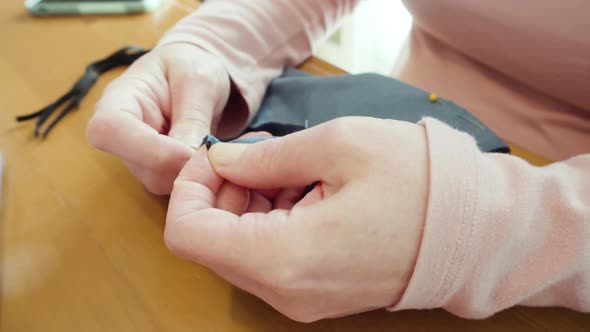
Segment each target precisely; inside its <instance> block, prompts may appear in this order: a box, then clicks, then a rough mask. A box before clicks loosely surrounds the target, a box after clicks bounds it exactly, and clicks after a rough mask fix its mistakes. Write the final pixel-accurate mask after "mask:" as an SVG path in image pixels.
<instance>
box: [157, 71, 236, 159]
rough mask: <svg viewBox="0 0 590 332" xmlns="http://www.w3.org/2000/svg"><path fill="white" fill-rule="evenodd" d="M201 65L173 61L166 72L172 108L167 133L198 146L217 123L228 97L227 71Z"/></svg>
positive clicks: (189, 144) (190, 144) (188, 143)
mask: <svg viewBox="0 0 590 332" xmlns="http://www.w3.org/2000/svg"><path fill="white" fill-rule="evenodd" d="M201 67H202V66H199V67H198V68H195V64H192V66H191V65H186V64H185V65H182V64H181V63H177V64H174V65H172V66H171V67H170V69H169V72H168V74H169V85H170V103H171V110H172V111H171V119H170V121H171V128H170V133H169V136H171V137H174V138H176V139H178V140H180V141H181V142H183V143H185V144H186V145H188V146H191V147H193V146H198V144H199V143H200V142H201V140H202V139H203V137H204V136H205V135H207V134H208V133H210V132H211V131H212V128H216V127H217V124H218V122H219V119H220V116H221V112H222V111H223V108H224V107H225V104H226V103H227V100H228V98H229V90H230V83H229V76H227V73H226V72H223V71H222V72H219V71H218V70H213V69H211V68H201ZM191 71H192V72H191Z"/></svg>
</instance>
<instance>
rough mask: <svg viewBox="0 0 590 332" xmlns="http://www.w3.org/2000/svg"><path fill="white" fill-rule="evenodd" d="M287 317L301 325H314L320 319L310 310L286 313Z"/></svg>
mask: <svg viewBox="0 0 590 332" xmlns="http://www.w3.org/2000/svg"><path fill="white" fill-rule="evenodd" d="M284 314H285V316H287V317H289V318H290V319H292V320H294V321H296V322H299V323H306V324H309V323H313V322H315V321H317V320H318V318H317V317H316V316H315V315H313V314H311V313H310V312H309V311H308V310H305V309H304V310H292V311H290V312H288V313H284Z"/></svg>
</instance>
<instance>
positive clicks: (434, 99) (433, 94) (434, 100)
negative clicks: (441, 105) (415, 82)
mask: <svg viewBox="0 0 590 332" xmlns="http://www.w3.org/2000/svg"><path fill="white" fill-rule="evenodd" d="M428 100H430V102H431V103H436V101H437V100H438V95H437V94H436V93H431V94H430V96H428Z"/></svg>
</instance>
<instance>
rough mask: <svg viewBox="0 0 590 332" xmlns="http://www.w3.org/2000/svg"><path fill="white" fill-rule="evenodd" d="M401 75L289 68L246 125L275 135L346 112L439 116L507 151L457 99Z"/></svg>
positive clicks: (482, 144)
mask: <svg viewBox="0 0 590 332" xmlns="http://www.w3.org/2000/svg"><path fill="white" fill-rule="evenodd" d="M429 95H430V93H429V92H426V91H423V90H420V89H417V88H415V87H412V86H410V85H408V84H405V83H403V82H400V81H398V80H395V79H392V78H389V77H386V76H383V75H378V74H360V75H340V76H328V77H318V76H312V75H309V74H306V73H303V72H301V71H298V70H295V69H287V70H285V72H284V73H283V75H282V76H281V77H279V78H277V79H275V80H273V81H272V82H271V84H270V85H269V87H268V90H267V92H266V95H265V97H264V100H263V102H262V105H261V107H260V110H259V113H258V114H257V116H256V117H255V118H254V119H253V121H252V122H251V123H250V125H249V127H248V131H256V130H265V131H268V132H270V133H271V134H273V135H275V136H283V135H286V134H289V133H291V132H294V131H298V130H302V129H304V128H305V124H306V121H307V125H308V127H312V126H314V125H317V124H320V123H323V122H326V121H329V120H332V119H335V118H338V117H342V116H370V117H375V118H382V119H396V120H403V121H409V122H413V123H416V122H418V121H420V120H421V119H422V118H423V117H433V118H437V119H439V120H441V121H443V122H445V123H447V124H448V125H450V126H451V127H454V128H456V129H459V130H462V131H464V132H467V133H469V134H471V135H472V136H473V137H474V138H475V140H476V141H477V143H478V145H479V148H480V149H481V150H482V151H485V152H502V153H509V152H510V150H509V148H508V146H507V145H506V144H505V143H504V142H503V141H502V140H500V138H498V137H497V136H496V135H495V134H494V133H493V132H492V131H491V130H490V129H489V128H488V127H487V126H486V125H484V124H483V123H482V122H481V121H479V120H478V119H477V118H475V117H474V116H473V115H472V114H470V113H469V112H467V111H466V110H465V109H463V108H461V107H459V106H458V105H456V104H454V103H452V102H450V101H448V100H444V99H442V98H440V97H439V98H438V100H437V101H436V102H431V101H430V100H429Z"/></svg>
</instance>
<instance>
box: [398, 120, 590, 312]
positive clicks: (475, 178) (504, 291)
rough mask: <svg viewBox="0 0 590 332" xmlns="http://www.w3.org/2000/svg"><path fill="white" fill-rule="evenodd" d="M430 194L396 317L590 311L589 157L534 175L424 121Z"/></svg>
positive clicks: (466, 138)
mask: <svg viewBox="0 0 590 332" xmlns="http://www.w3.org/2000/svg"><path fill="white" fill-rule="evenodd" d="M422 124H423V125H424V126H425V127H426V129H427V135H428V144H429V160H430V194H429V202H428V209H427V218H426V225H425V230H424V234H423V240H422V244H421V248H420V253H419V257H418V261H417V264H416V266H415V270H414V274H413V277H412V279H411V281H410V284H409V285H408V288H407V289H406V291H405V293H404V295H403V297H402V299H401V300H400V301H399V303H397V304H396V305H395V306H393V307H392V308H390V309H391V310H401V309H425V308H444V309H446V310H447V311H449V312H451V313H454V314H456V315H458V316H462V317H467V318H483V317H486V316H489V315H491V314H494V313H495V312H497V311H500V310H502V309H505V308H509V307H511V306H514V305H526V306H562V307H567V308H571V309H574V310H578V311H590V155H581V156H578V157H575V158H572V159H570V160H567V161H563V162H558V163H554V164H552V165H549V166H545V167H535V166H531V165H530V164H528V163H526V162H525V161H524V160H522V159H520V158H517V157H514V156H508V155H501V154H485V153H481V152H479V150H478V149H477V146H476V143H475V141H474V140H473V139H472V138H471V137H470V136H468V135H467V134H464V133H461V132H459V131H456V130H454V129H451V128H450V127H448V126H446V125H445V124H443V123H441V122H438V121H436V120H432V119H426V120H424V121H423V122H422Z"/></svg>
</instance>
